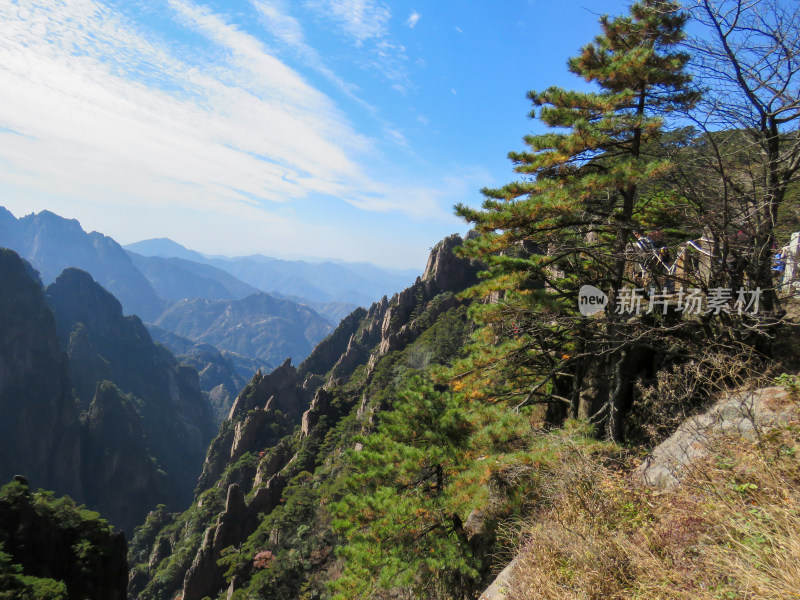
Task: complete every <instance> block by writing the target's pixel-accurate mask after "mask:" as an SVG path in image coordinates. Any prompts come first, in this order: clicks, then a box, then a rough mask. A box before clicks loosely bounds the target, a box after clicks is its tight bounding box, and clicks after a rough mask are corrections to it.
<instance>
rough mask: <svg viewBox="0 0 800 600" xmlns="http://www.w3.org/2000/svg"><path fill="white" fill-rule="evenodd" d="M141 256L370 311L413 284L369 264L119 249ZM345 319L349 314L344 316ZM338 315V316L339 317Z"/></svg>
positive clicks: (162, 245)
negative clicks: (192, 265) (199, 265)
mask: <svg viewBox="0 0 800 600" xmlns="http://www.w3.org/2000/svg"><path fill="white" fill-rule="evenodd" d="M125 249H126V250H129V251H131V252H135V253H137V254H139V255H142V256H151V257H159V258H181V259H184V260H191V261H194V262H201V263H204V264H208V265H212V266H214V267H217V268H218V269H221V270H223V271H225V272H227V273H229V274H231V275H233V276H235V277H237V278H238V279H240V280H241V281H244V282H245V283H248V284H250V285H252V286H254V287H256V288H258V289H260V290H261V291H264V292H267V293H273V292H278V293H280V294H282V295H283V296H284V297H293V298H294V297H298V298H303V299H306V300H307V301H310V302H314V303H320V302H322V303H327V302H343V303H347V304H350V305H354V306H353V308H355V306H370V305H371V304H372V303H373V302H375V301H376V300H379V299H380V298H381V297H382V296H391V295H392V294H394V293H395V292H399V291H400V290H402V289H404V288H406V287H408V286H409V285H410V284H411V283H413V282H414V279H415V278H416V276H417V275H419V273H418V272H415V271H414V270H411V269H409V270H397V269H384V268H381V267H377V266H375V265H373V264H370V263H364V262H359V263H346V262H343V261H335V260H323V261H319V262H316V261H305V260H285V259H280V258H272V257H269V256H264V255H262V254H252V255H249V256H237V257H221V256H206V255H203V254H201V253H199V252H195V251H194V250H189V249H188V248H186V247H184V246H182V245H181V244H178V243H177V242H174V241H172V240H170V239H169V238H156V239H152V240H143V241H141V242H136V243H134V244H128V245H127V246H125ZM345 314H349V311H348V313H345ZM342 316H344V315H342Z"/></svg>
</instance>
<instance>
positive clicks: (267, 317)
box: [154, 292, 333, 367]
mask: <svg viewBox="0 0 800 600" xmlns="http://www.w3.org/2000/svg"><path fill="white" fill-rule="evenodd" d="M154 325H156V326H158V327H161V328H163V329H167V330H168V331H172V332H174V333H176V334H178V335H179V336H182V337H185V338H188V339H191V340H195V341H197V342H205V343H209V344H212V345H213V346H215V347H217V348H219V349H221V350H229V351H231V352H236V353H237V354H242V355H244V356H251V357H254V358H258V359H261V360H263V361H266V362H267V363H268V364H269V365H270V366H271V367H274V366H276V365H279V364H280V363H281V362H283V360H284V359H285V358H286V357H299V356H302V357H303V358H305V357H306V356H308V355H309V354H310V353H311V350H313V348H314V346H315V345H316V344H317V342H319V341H320V340H322V339H323V338H324V337H325V336H326V335H328V333H330V332H331V331H332V329H333V328H332V327H331V325H330V324H329V323H328V322H327V321H326V320H324V319H323V318H322V317H320V316H319V315H318V314H317V313H316V312H315V311H313V310H312V309H311V308H309V307H308V306H305V305H301V304H297V303H296V302H292V301H290V300H284V299H279V298H274V297H272V296H269V295H268V294H265V293H263V292H259V293H258V294H253V295H252V296H248V297H246V298H243V299H241V300H208V299H204V298H194V299H189V300H183V301H181V302H176V303H175V304H173V305H172V306H171V307H170V308H169V309H167V310H166V311H165V312H164V314H163V315H161V317H159V318H158V320H156V322H155V323H154Z"/></svg>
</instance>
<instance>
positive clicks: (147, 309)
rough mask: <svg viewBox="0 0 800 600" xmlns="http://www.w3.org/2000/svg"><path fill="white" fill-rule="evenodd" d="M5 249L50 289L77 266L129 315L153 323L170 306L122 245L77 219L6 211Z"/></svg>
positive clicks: (0, 229)
mask: <svg viewBox="0 0 800 600" xmlns="http://www.w3.org/2000/svg"><path fill="white" fill-rule="evenodd" d="M0 247H5V248H9V249H11V250H14V251H15V252H17V253H18V254H19V255H20V256H22V257H23V258H25V259H26V260H27V261H28V262H30V263H31V264H32V265H33V267H34V268H35V269H36V270H37V271H39V273H40V275H41V277H42V281H43V282H44V283H45V285H47V284H49V283H52V282H53V281H55V278H56V277H57V276H58V275H59V274H60V273H61V272H62V271H63V270H64V269H66V268H68V267H75V268H78V269H82V270H84V271H88V272H89V273H91V274H92V276H93V277H94V278H95V279H96V280H97V282H98V283H100V285H102V286H103V287H104V288H106V289H107V290H108V291H110V292H111V293H112V294H114V296H115V297H116V298H117V299H118V300H119V301H120V302H121V303H122V306H123V308H124V310H125V312H126V313H128V314H136V315H139V316H140V317H141V318H143V319H145V320H148V321H149V320H152V319H155V318H157V317H158V315H160V314H161V313H162V312H163V310H164V308H166V302H165V301H164V300H163V299H162V298H160V297H159V296H158V294H156V292H155V290H154V289H153V287H152V285H150V282H149V281H148V280H147V278H146V277H145V276H144V275H142V273H141V272H140V271H139V269H137V268H136V266H135V265H134V264H133V261H132V260H131V259H130V257H129V256H128V254H127V252H125V250H123V249H122V246H120V245H119V244H118V243H117V242H115V241H114V240H113V239H112V238H110V237H108V236H105V235H103V234H101V233H97V232H96V231H93V232H91V233H86V232H85V231H84V230H83V229H82V228H81V224H80V223H79V222H78V221H76V220H75V219H65V218H63V217H60V216H58V215H56V214H55V213H52V212H50V211H46V210H43V211H42V212H40V213H38V214H33V213H32V214H29V215H26V216H24V217H20V218H19V219H17V218H16V217H14V215H13V214H11V213H10V212H9V211H8V210H6V209H5V208H3V207H0Z"/></svg>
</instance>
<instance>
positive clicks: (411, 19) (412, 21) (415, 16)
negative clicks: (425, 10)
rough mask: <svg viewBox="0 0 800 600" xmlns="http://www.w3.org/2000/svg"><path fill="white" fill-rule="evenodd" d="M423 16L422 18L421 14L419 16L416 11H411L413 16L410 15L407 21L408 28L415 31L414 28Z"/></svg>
mask: <svg viewBox="0 0 800 600" xmlns="http://www.w3.org/2000/svg"><path fill="white" fill-rule="evenodd" d="M421 16H422V15H421V14H419V13H418V12H417V11H415V10H412V11H411V14H410V15H409V17H408V19H406V25H408V26H409V27H410V28H411V29H414V27H415V26H416V25H417V23H418V22H419V18H420V17H421Z"/></svg>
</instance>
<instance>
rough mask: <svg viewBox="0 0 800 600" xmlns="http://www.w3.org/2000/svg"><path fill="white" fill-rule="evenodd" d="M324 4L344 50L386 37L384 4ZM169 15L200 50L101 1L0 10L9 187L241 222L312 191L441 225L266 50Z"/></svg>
mask: <svg viewBox="0 0 800 600" xmlns="http://www.w3.org/2000/svg"><path fill="white" fill-rule="evenodd" d="M334 4H336V6H338V7H339V8H338V10H339V13H337V14H339V15H340V16H339V17H338V18H340V19H342V22H343V23H345V21H346V22H347V28H348V31H350V32H351V33H352V35H353V36H354V38H355V39H359V40H362V41H364V40H368V39H370V38H372V37H376V36H381V35H383V34H384V33H385V27H386V22H387V21H388V18H389V15H388V8H385V7H383V8H382V6H383V5H379V4H377V3H374V2H370V1H368V0H361V1H356V0H351V1H348V2H338V3H334ZM260 5H261V8H262V9H263V10H264V11H266V14H267V18H269V19H272V21H271V22H272V23H273V25H274V28H275V30H276V31H278V30H280V32H281V36H282V37H281V39H283V40H284V41H286V43H289V44H292V45H294V47H296V48H298V49H301V50H303V51H306V52H308V53H309V54H308V60H310V61H313V60H316V59H317V58H318V56H316V58H315V55H314V53H313V49H311V48H310V47H309V46H308V45H307V44H306V42H305V41H304V37H303V35H302V29H301V28H300V27H299V26H298V25H299V24H298V23H297V22H296V21H293V20H291V19H290V18H282V16H281V14H280V13H277V12H273V13H270V12H269V7H270V3H268V2H261V3H260ZM168 7H169V10H170V11H171V14H172V16H173V18H174V20H175V22H176V23H177V24H178V26H180V27H183V28H185V29H186V30H188V31H190V32H191V33H192V39H193V40H198V41H195V42H193V43H194V44H196V45H194V46H186V45H184V46H180V45H176V43H175V42H170V43H167V42H166V41H164V40H162V39H161V38H160V37H159V36H158V35H157V34H155V33H154V32H152V31H149V30H147V29H146V28H143V27H142V26H141V25H140V24H138V23H135V22H133V21H131V20H129V19H126V18H125V17H123V16H121V13H119V12H118V11H113V10H111V9H110V8H108V7H107V6H105V5H104V4H103V3H102V2H100V1H98V0H71V1H70V2H69V3H63V2H57V1H55V0H51V1H50V2H41V1H37V2H33V1H25V0H21V1H20V2H19V3H16V4H10V3H0V89H3V90H4V92H3V93H2V94H0V178H2V182H3V183H4V184H6V185H9V186H13V187H15V188H18V189H23V188H24V189H30V190H38V192H39V193H44V194H58V195H60V196H71V197H75V198H81V199H82V200H83V201H95V202H97V203H114V202H116V203H119V204H120V205H125V204H127V205H139V206H153V207H156V206H164V205H165V204H168V205H169V206H177V205H183V206H187V207H192V208H194V209H201V210H210V211H218V212H220V213H224V214H226V215H231V214H240V215H242V216H245V215H250V216H251V217H252V216H254V215H255V214H257V213H258V212H259V211H264V210H265V207H266V210H269V204H270V203H285V202H287V201H291V200H296V199H302V198H305V197H307V196H308V195H309V194H322V195H325V196H327V197H330V198H336V199H341V200H344V201H346V202H349V203H351V204H353V205H354V206H357V207H359V208H362V209H364V210H369V211H399V212H403V213H406V214H409V215H412V216H415V217H421V216H423V215H424V216H437V215H438V217H440V218H446V212H447V211H445V210H443V209H442V208H441V205H440V204H437V203H440V202H441V198H440V197H438V196H437V194H436V192H435V191H434V190H432V189H424V187H415V188H413V189H409V188H407V187H406V188H404V186H403V185H397V184H396V182H395V183H392V182H388V181H384V180H382V179H380V177H378V176H376V174H375V173H374V172H372V171H371V170H370V168H369V163H368V162H365V161H366V160H367V158H368V157H371V156H373V155H374V154H375V153H376V143H377V142H376V141H375V140H373V139H370V138H367V137H365V136H364V135H362V134H360V133H359V132H358V131H357V130H356V129H355V128H354V126H353V124H352V123H351V122H350V121H349V120H348V119H347V118H346V116H345V115H344V114H343V113H342V112H341V111H340V110H339V108H338V107H337V106H336V105H335V103H334V102H333V101H332V100H331V99H330V98H329V97H327V96H326V95H324V94H322V93H321V92H320V91H319V90H317V89H315V88H314V87H313V86H312V85H310V84H309V83H308V82H307V81H306V80H305V79H304V78H303V77H302V76H301V75H300V74H299V73H298V72H297V71H295V70H293V69H291V68H290V67H288V66H287V65H286V64H285V63H283V62H282V61H281V60H279V59H278V58H276V57H275V56H274V53H273V52H272V51H271V49H270V48H268V47H267V46H266V45H265V44H264V43H263V42H262V41H260V40H259V39H258V38H256V37H254V36H253V35H252V34H250V33H247V32H245V31H244V29H243V28H241V27H239V26H238V25H237V24H236V23H234V22H233V21H232V20H231V19H230V18H228V17H226V16H225V15H221V14H218V13H215V12H212V11H211V10H209V9H208V8H204V7H202V6H200V5H198V4H195V3H193V2H190V1H189V0H168ZM283 17H285V15H284V16H283ZM319 68H320V69H324V68H325V66H324V64H322V63H320V65H319ZM329 77H330V78H332V79H333V80H336V76H335V74H334V73H332V72H330V73H329ZM341 85H342V86H344V87H345V88H346V87H347V85H346V84H345V83H344V82H341ZM393 137H396V136H393ZM395 141H398V140H397V139H396V140H395Z"/></svg>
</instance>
